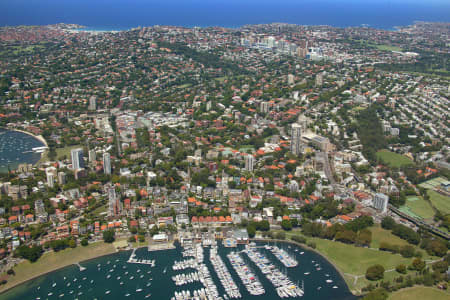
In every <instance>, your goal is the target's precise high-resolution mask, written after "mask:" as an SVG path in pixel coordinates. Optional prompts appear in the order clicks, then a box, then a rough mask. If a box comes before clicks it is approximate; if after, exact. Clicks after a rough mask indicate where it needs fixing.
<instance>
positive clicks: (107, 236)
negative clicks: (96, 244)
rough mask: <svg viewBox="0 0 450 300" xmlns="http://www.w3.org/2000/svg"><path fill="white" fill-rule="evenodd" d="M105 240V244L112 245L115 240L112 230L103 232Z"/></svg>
mask: <svg viewBox="0 0 450 300" xmlns="http://www.w3.org/2000/svg"><path fill="white" fill-rule="evenodd" d="M103 240H104V241H105V243H112V242H114V240H115V232H114V230H112V229H109V230H105V231H104V232H103Z"/></svg>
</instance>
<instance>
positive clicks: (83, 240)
mask: <svg viewBox="0 0 450 300" xmlns="http://www.w3.org/2000/svg"><path fill="white" fill-rule="evenodd" d="M87 245H89V241H88V239H86V238H84V239H82V240H81V246H84V247H86V246H87Z"/></svg>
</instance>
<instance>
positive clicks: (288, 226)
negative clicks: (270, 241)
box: [281, 219, 292, 230]
mask: <svg viewBox="0 0 450 300" xmlns="http://www.w3.org/2000/svg"><path fill="white" fill-rule="evenodd" d="M281 228H283V230H291V229H292V223H291V221H290V220H286V219H285V220H283V221H281Z"/></svg>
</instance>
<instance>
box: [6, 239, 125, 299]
mask: <svg viewBox="0 0 450 300" xmlns="http://www.w3.org/2000/svg"><path fill="white" fill-rule="evenodd" d="M98 243H103V244H106V243H104V242H95V243H93V244H98ZM91 245H92V244H91ZM111 246H112V244H111ZM78 247H80V248H81V247H83V246H78ZM75 249H76V248H75ZM81 249H83V248H81ZM64 250H67V249H64ZM64 250H62V251H64ZM119 251H128V250H115V251H111V252H108V253H102V254H100V255H96V256H92V257H89V258H87V259H84V260H80V261H77V262H68V263H62V264H61V265H58V266H55V267H54V268H51V269H49V270H46V271H44V272H41V273H38V274H35V275H32V276H31V277H29V278H24V279H21V280H18V281H17V282H14V283H13V284H11V286H8V283H9V281H8V283H6V285H5V286H7V287H6V288H5V289H3V287H4V286H0V297H2V296H3V295H4V294H5V293H7V292H8V291H10V290H12V289H14V288H16V287H18V286H20V285H22V284H25V283H27V282H29V281H31V280H34V279H36V278H39V277H41V276H45V275H47V274H50V273H52V272H55V271H58V270H61V269H64V268H66V267H68V266H71V265H74V264H75V263H84V262H87V261H90V260H93V259H97V258H100V257H104V256H108V255H112V254H115V253H117V252H119ZM51 254H54V252H53V251H52V252H49V253H47V255H51ZM24 262H27V260H24V261H23V262H21V263H19V264H18V265H20V264H22V263H24ZM18 265H16V266H18ZM16 266H15V267H16ZM14 276H17V275H14Z"/></svg>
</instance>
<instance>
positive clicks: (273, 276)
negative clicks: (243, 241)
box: [244, 247, 304, 298]
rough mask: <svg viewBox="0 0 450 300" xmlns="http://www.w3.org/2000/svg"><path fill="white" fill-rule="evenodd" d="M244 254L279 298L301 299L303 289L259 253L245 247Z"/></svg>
mask: <svg viewBox="0 0 450 300" xmlns="http://www.w3.org/2000/svg"><path fill="white" fill-rule="evenodd" d="M244 253H246V254H247V255H248V257H249V258H250V260H252V261H253V262H254V263H255V265H256V266H257V267H258V268H259V269H260V270H261V272H262V273H263V274H264V275H265V276H266V278H267V279H268V280H269V281H270V282H272V284H273V285H274V286H275V288H276V290H277V293H278V296H280V298H289V297H301V296H303V294H304V287H303V288H300V287H298V286H297V285H296V284H294V283H293V282H292V281H291V280H290V279H289V278H288V277H287V276H286V274H284V273H283V272H281V271H280V270H278V269H277V268H276V266H275V265H274V264H272V263H271V262H270V260H269V259H267V258H266V256H264V255H263V254H262V253H261V252H259V251H257V250H255V249H253V248H251V247H246V249H245V250H244Z"/></svg>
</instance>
